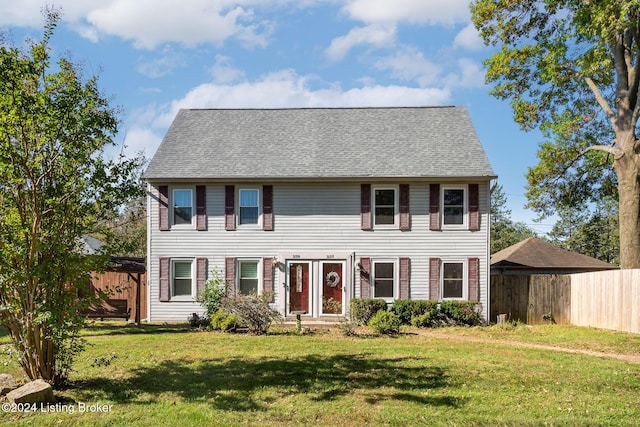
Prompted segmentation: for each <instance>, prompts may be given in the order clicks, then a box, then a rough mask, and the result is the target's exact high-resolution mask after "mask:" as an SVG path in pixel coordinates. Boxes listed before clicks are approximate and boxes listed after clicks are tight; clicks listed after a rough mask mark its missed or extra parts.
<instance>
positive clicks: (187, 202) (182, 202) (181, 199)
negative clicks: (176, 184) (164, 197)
mask: <svg viewBox="0 0 640 427" xmlns="http://www.w3.org/2000/svg"><path fill="white" fill-rule="evenodd" d="M173 205H174V206H191V190H174V191H173Z"/></svg>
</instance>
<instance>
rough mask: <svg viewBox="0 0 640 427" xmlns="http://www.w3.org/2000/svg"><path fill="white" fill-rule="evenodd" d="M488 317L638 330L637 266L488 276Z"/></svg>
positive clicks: (639, 288) (639, 295) (639, 272)
mask: <svg viewBox="0 0 640 427" xmlns="http://www.w3.org/2000/svg"><path fill="white" fill-rule="evenodd" d="M490 304H491V308H490V313H491V318H490V320H491V321H492V322H496V321H497V316H498V315H499V314H506V315H507V318H508V319H510V320H519V321H521V322H524V323H527V324H543V323H550V322H554V323H558V324H572V325H576V326H590V327H594V328H602V329H612V330H616V331H624V332H633V333H640V269H636V270H609V271H597V272H591V273H575V274H566V275H562V274H534V275H492V276H491V301H490Z"/></svg>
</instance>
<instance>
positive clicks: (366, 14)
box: [343, 0, 469, 25]
mask: <svg viewBox="0 0 640 427" xmlns="http://www.w3.org/2000/svg"><path fill="white" fill-rule="evenodd" d="M343 11H344V12H345V13H347V14H348V15H349V16H350V17H351V18H352V19H354V20H358V21H362V22H365V23H389V22H394V23H395V22H408V23H413V24H430V25H453V24H455V23H458V22H464V21H468V20H469V0H393V1H390V0H350V1H349V2H348V3H347V5H346V6H344V8H343Z"/></svg>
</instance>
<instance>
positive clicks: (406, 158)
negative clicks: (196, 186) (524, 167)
mask: <svg viewBox="0 0 640 427" xmlns="http://www.w3.org/2000/svg"><path fill="white" fill-rule="evenodd" d="M363 177H373V178H376V177H377V178H404V177H426V178H436V177H452V178H455V177H478V178H479V177H482V178H485V179H490V178H493V177H495V173H494V171H493V169H492V168H491V165H490V164H489V161H488V159H487V156H486V154H485V152H484V150H483V148H482V145H481V144H480V141H479V139H478V136H477V135H476V132H475V130H474V128H473V125H472V123H471V120H470V118H469V115H468V113H467V110H466V109H465V108H464V107H459V106H458V107H389V108H297V109H219V110H216V109H214V110H211V109H192V110H187V109H183V110H180V111H179V112H178V114H177V116H176V117H175V119H174V121H173V123H172V125H171V127H170V128H169V130H168V131H167V134H166V135H165V137H164V139H163V140H162V143H161V144H160V146H159V147H158V150H157V151H156V153H155V155H154V157H153V159H152V160H151V162H150V164H149V167H148V168H147V170H146V172H145V178H146V179H149V180H171V179H176V180H186V179H191V180H193V179H265V178H266V179H290V178H302V179H305V178H306V179H318V178H319V179H341V178H363Z"/></svg>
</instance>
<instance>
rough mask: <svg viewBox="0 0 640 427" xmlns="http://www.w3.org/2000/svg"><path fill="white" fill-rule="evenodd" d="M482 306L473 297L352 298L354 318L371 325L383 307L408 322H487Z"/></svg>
mask: <svg viewBox="0 0 640 427" xmlns="http://www.w3.org/2000/svg"><path fill="white" fill-rule="evenodd" d="M481 308H482V306H481V305H480V304H479V303H477V302H472V301H442V302H438V301H430V300H395V301H394V302H393V304H391V306H390V307H387V303H386V302H385V300H383V299H380V298H364V299H363V298H353V299H352V300H351V302H350V309H351V321H352V322H354V323H356V324H358V325H367V324H368V323H369V321H370V320H371V319H372V318H373V317H374V316H375V315H376V313H378V312H379V311H390V312H391V313H393V314H394V315H395V316H397V317H398V319H399V320H400V322H401V323H402V324H404V325H413V326H417V327H436V326H449V325H469V326H475V325H481V324H483V322H484V319H483V318H482V317H481V316H480V312H481Z"/></svg>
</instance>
